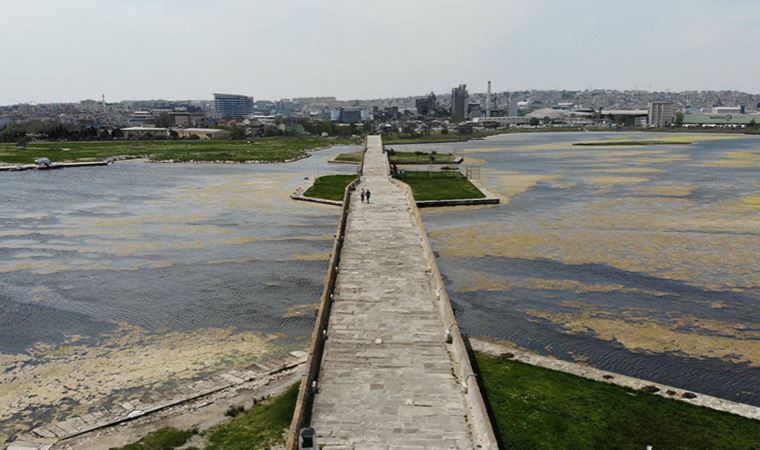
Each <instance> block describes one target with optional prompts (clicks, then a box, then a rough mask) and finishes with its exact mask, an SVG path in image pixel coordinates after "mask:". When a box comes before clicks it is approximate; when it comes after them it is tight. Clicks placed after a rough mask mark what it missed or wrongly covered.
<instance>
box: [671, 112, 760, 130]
mask: <svg viewBox="0 0 760 450" xmlns="http://www.w3.org/2000/svg"><path fill="white" fill-rule="evenodd" d="M683 125H684V126H686V127H695V126H697V127H699V126H701V127H745V126H748V125H758V126H760V114H684V116H683Z"/></svg>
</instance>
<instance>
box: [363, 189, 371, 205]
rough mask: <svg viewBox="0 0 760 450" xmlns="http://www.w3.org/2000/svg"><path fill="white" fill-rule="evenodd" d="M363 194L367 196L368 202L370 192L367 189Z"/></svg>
mask: <svg viewBox="0 0 760 450" xmlns="http://www.w3.org/2000/svg"><path fill="white" fill-rule="evenodd" d="M364 195H365V196H367V203H369V196H370V195H372V193H371V192H370V191H369V189H367V192H365V193H364Z"/></svg>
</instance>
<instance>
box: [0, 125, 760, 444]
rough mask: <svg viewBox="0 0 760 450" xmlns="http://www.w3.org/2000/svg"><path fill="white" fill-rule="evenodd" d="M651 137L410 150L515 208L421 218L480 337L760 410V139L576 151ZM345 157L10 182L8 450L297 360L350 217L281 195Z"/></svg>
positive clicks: (5, 296) (4, 335)
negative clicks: (12, 438)
mask: <svg viewBox="0 0 760 450" xmlns="http://www.w3.org/2000/svg"><path fill="white" fill-rule="evenodd" d="M662 136H663V137H662V139H674V138H675V137H674V135H672V134H666V135H662ZM679 136H680V135H679ZM651 137H654V135H653V134H643V135H639V134H636V133H630V134H627V135H626V136H622V135H621V134H612V133H594V134H587V133H542V134H517V135H505V136H497V137H492V138H489V139H487V140H481V141H472V142H468V143H458V144H427V145H418V146H405V147H406V148H403V149H404V150H414V149H422V150H436V151H439V152H444V151H457V152H460V151H461V152H464V153H465V156H466V161H465V165H466V166H468V167H479V168H480V177H479V180H478V182H479V183H480V184H482V185H483V186H484V187H486V188H487V189H488V190H490V191H491V192H492V193H494V194H495V195H498V196H500V197H501V198H502V200H503V203H502V204H501V205H499V206H497V207H484V208H464V209H451V208H447V209H440V210H426V211H425V213H424V221H425V224H426V226H427V228H428V231H429V232H430V233H431V236H432V238H433V245H434V247H435V249H436V250H437V251H438V252H439V253H440V255H441V257H440V259H439V264H440V266H441V270H442V272H443V273H444V276H445V277H446V280H447V283H448V286H449V289H450V294H451V297H452V299H453V301H454V303H455V306H456V309H457V314H458V317H459V319H460V321H461V324H462V326H463V328H464V331H465V332H466V333H468V334H470V335H472V336H486V337H490V338H494V339H499V340H505V341H509V342H512V343H513V344H515V345H519V346H522V347H525V348H528V349H530V350H533V351H537V352H540V353H543V354H550V355H554V356H558V357H560V358H564V359H570V360H577V361H584V362H587V363H589V364H591V365H594V366H597V367H600V368H602V369H607V370H612V371H616V372H620V373H624V374H628V375H633V376H638V377H642V378H646V379H651V380H653V381H658V382H663V383H667V384H671V385H675V386H679V387H684V388H688V389H692V390H695V391H698V392H703V393H706V394H712V395H717V396H720V397H724V398H727V399H731V400H736V401H741V402H746V403H751V404H755V405H760V381H759V380H760V308H759V307H758V302H759V301H760V269H759V268H760V262H759V261H760V257H758V255H760V150H759V149H760V139H758V138H746V137H738V138H737V137H735V136H723V137H721V136H715V135H699V136H696V137H694V138H693V140H694V141H695V143H694V144H693V145H676V146H650V147H578V146H573V145H572V144H573V142H578V141H583V140H604V139H623V138H626V139H628V138H630V139H639V138H651ZM716 138H719V139H717V140H716ZM690 139H692V138H690ZM391 147H394V146H391ZM395 147H396V148H397V149H399V150H401V149H402V147H401V146H395ZM349 149H350V150H354V149H356V148H346V147H342V148H333V149H330V150H325V151H320V152H317V153H315V154H314V155H313V156H312V157H310V158H308V159H305V160H301V161H298V162H294V163H290V164H274V165H211V164H148V163H143V162H121V163H117V164H114V165H111V166H109V167H101V168H82V169H64V170H60V171H53V172H15V173H3V174H0V186H2V189H0V207H1V208H2V210H0V211H1V212H0V442H2V440H3V436H8V435H11V434H13V433H14V430H25V429H27V428H28V425H29V424H30V423H33V422H34V421H36V420H41V419H50V418H53V417H65V416H66V415H67V414H71V413H76V412H82V411H86V410H87V409H88V408H89V407H90V406H91V405H96V404H99V403H102V402H114V401H118V400H120V399H123V398H127V397H128V396H129V395H131V394H133V393H134V392H139V391H140V390H154V391H155V390H159V391H160V390H162V389H170V388H171V387H172V386H174V385H176V383H178V382H185V381H187V380H192V379H197V378H202V377H204V376H208V375H209V374H213V373H214V372H216V371H221V370H225V369H229V368H235V367H242V366H245V365H246V364H250V363H251V362H253V361H256V360H259V359H261V358H265V357H268V356H271V355H276V354H279V353H282V352H285V351H288V350H292V349H295V348H302V347H303V346H304V345H305V343H306V341H307V339H308V336H309V335H310V334H311V331H312V327H313V323H314V322H313V319H314V308H315V306H316V304H317V302H318V300H319V295H320V293H321V290H322V281H323V277H324V274H325V270H326V261H327V258H328V257H329V252H330V249H331V247H332V238H333V233H334V232H335V228H336V226H337V220H338V210H337V208H334V207H327V206H320V205H314V204H307V203H302V202H295V201H292V200H290V199H289V198H288V195H289V194H290V193H291V192H292V191H293V190H294V189H295V188H296V187H298V186H299V185H301V184H302V183H304V182H305V180H304V178H305V177H312V178H313V177H315V176H318V175H321V174H325V173H328V172H329V173H337V172H343V173H350V172H352V171H354V170H355V168H354V167H353V166H339V165H335V166H333V165H328V164H327V161H328V160H329V159H331V158H332V157H333V156H334V155H336V154H337V153H340V152H343V151H347V150H349Z"/></svg>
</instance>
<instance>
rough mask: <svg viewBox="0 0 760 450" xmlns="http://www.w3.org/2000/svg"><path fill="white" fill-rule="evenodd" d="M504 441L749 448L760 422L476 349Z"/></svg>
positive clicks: (758, 436) (542, 445)
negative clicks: (508, 359) (492, 354)
mask: <svg viewBox="0 0 760 450" xmlns="http://www.w3.org/2000/svg"><path fill="white" fill-rule="evenodd" d="M476 358H477V362H478V366H479V368H480V375H481V377H482V382H483V384H484V386H485V391H486V393H487V396H488V402H489V404H490V406H491V408H492V410H493V413H494V415H495V417H496V422H497V423H496V425H497V430H496V431H497V432H498V434H500V435H501V439H502V440H503V443H504V446H505V448H516V449H517V448H519V449H580V448H583V449H609V448H614V449H636V450H642V449H645V448H646V446H647V445H652V446H653V448H655V449H750V448H757V444H758V443H759V442H760V422H758V421H754V420H751V419H745V418H743V417H739V416H735V415H733V414H728V413H723V412H718V411H714V410H711V409H707V408H702V407H698V406H694V405H690V404H687V403H683V402H680V401H677V400H671V399H667V398H663V397H660V396H657V395H654V394H650V393H645V392H640V391H634V390H631V389H626V388H623V387H619V386H614V385H611V384H606V383H601V382H597V381H591V380H587V379H584V378H581V377H578V376H575V375H570V374H566V373H562V372H557V371H553V370H548V369H544V368H540V367H534V366H531V365H528V364H523V363H520V362H517V361H507V360H501V359H498V358H494V357H491V356H487V355H483V354H477V355H476Z"/></svg>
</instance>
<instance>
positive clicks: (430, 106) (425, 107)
mask: <svg viewBox="0 0 760 450" xmlns="http://www.w3.org/2000/svg"><path fill="white" fill-rule="evenodd" d="M414 106H415V107H416V108H417V114H419V115H421V116H429V115H431V114H433V113H434V112H435V108H436V99H435V94H434V93H432V92H431V93H430V94H429V95H428V96H427V97H423V98H418V99H416V100H415V101H414Z"/></svg>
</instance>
